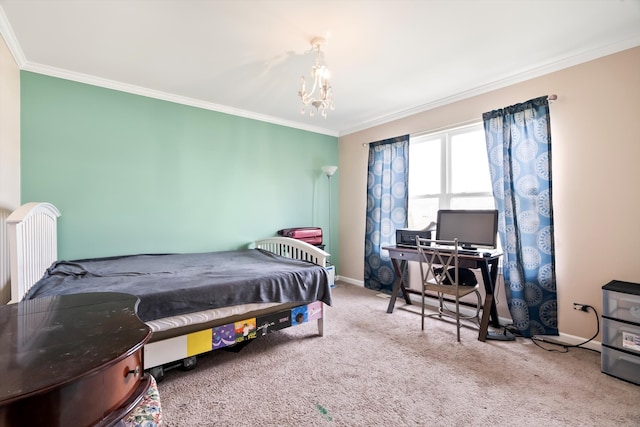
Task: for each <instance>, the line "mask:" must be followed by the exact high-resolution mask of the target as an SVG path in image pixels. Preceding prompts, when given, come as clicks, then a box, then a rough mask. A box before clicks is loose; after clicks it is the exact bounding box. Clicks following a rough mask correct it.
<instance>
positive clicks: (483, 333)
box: [478, 258, 500, 341]
mask: <svg viewBox="0 0 640 427" xmlns="http://www.w3.org/2000/svg"><path fill="white" fill-rule="evenodd" d="M480 271H481V272H482V281H483V282H484V290H485V297H484V305H483V307H482V319H481V321H480V333H479V334H478V340H479V341H485V340H486V339H487V329H488V327H489V320H491V326H494V327H496V328H497V327H499V326H500V321H499V319H498V309H497V308H496V303H495V300H494V299H493V290H494V284H495V283H496V281H497V279H498V259H497V258H496V259H495V260H492V261H490V262H489V261H486V260H484V261H483V262H481V263H480Z"/></svg>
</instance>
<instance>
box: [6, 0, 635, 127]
mask: <svg viewBox="0 0 640 427" xmlns="http://www.w3.org/2000/svg"><path fill="white" fill-rule="evenodd" d="M0 7H1V8H2V9H1V10H0V32H1V33H2V35H3V36H4V38H5V40H6V41H7V44H8V45H9V47H10V49H11V51H12V52H13V54H14V56H15V58H16V61H17V62H18V65H19V66H20V67H21V68H22V69H24V70H28V71H34V72H38V73H43V74H47V75H52V76H57V77H63V78H68V79H71V80H76V81H80V82H86V83H91V84H97V85H100V86H104V87H109V88H114V89H119V90H125V91H128V92H132V93H137V94H142V95H147V96H152V97H156V98H160V99H166V100H170V101H176V102H182V103H185V104H189V105H196V106H199V107H203V108H208V109H212V110H216V111H222V112H228V113H232V114H236V115H241V116H245V117H251V118H257V119H260V120H265V121H269V122H274V123H279V124H284V125H287V126H292V127H296V128H301V129H306V130H311V131H316V132H320V133H325V134H329V135H335V136H339V135H345V134H348V133H351V132H354V131H357V130H361V129H364V128H367V127H370V126H373V125H376V124H379V123H384V122H386V121H389V120H392V119H395V118H399V117H402V116H405V115H408V114H412V113H415V112H418V111H423V110H426V109H429V108H433V107H437V106H440V105H444V104H447V103H450V102H453V101H457V100H459V99H463V98H466V97H469V96H473V95H477V94H480V93H483V92H487V91H489V90H493V89H496V88H499V87H503V86H506V85H509V84H513V83H516V82H518V81H523V80H526V79H529V78H532V77H536V76H539V75H542V74H545V73H548V72H552V71H556V70H558V69H561V68H565V67H568V66H571V65H575V64H578V63H581V62H585V61H588V60H591V59H595V58H598V57H601V56H604V55H607V54H610V53H614V52H617V51H620V50H624V49H627V48H631V47H634V46H638V45H640V0H490V1H484V0H422V1H421V0H369V1H364V0H336V1H332V0H321V1H320V0H208V1H206V0H0ZM314 36H324V37H326V38H327V39H328V43H327V46H326V47H325V49H324V53H325V60H326V61H325V62H326V64H327V65H328V67H329V68H330V70H331V73H332V76H333V78H332V86H333V90H334V98H335V105H336V110H335V111H332V112H330V113H329V117H328V118H327V119H323V118H322V117H320V116H319V115H317V116H316V117H309V116H308V115H306V116H303V115H301V114H300V108H301V102H300V100H299V98H298V97H297V91H298V84H299V81H300V76H301V75H305V76H306V77H307V79H308V78H309V71H310V68H311V65H312V64H313V62H314V60H315V58H314V55H313V54H312V53H310V48H311V46H310V40H311V38H312V37H314ZM594 83H597V82H594ZM541 95H544V94H541ZM497 107H500V106H496V108H497Z"/></svg>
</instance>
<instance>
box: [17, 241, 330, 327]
mask: <svg viewBox="0 0 640 427" xmlns="http://www.w3.org/2000/svg"><path fill="white" fill-rule="evenodd" d="M81 292H123V293H129V294H132V295H135V296H137V297H138V298H139V300H140V301H139V304H138V307H137V312H138V316H139V317H140V319H141V320H143V321H145V322H148V321H152V320H156V319H162V318H171V317H172V316H181V315H186V314H189V313H195V312H203V311H207V310H213V309H219V308H223V307H231V306H236V305H241V304H259V303H309V302H313V301H322V302H324V303H325V304H327V305H331V291H330V287H329V280H328V275H327V271H326V270H325V269H324V268H323V267H320V266H318V265H315V264H313V263H310V262H307V261H300V260H295V259H291V258H286V257H282V256H279V255H276V254H273V253H271V252H268V251H263V250H260V249H245V250H236V251H223V252H206V253H195V254H152V255H128V256H119V257H108V258H93V259H85V260H75V261H58V262H55V263H54V264H53V265H52V266H51V267H50V268H49V269H48V270H47V272H46V273H45V275H44V276H43V278H42V279H40V280H39V281H38V282H37V283H36V284H35V285H34V286H33V287H32V288H31V290H30V291H29V293H28V294H27V295H26V297H25V299H31V298H38V297H41V296H51V295H62V294H71V293H81Z"/></svg>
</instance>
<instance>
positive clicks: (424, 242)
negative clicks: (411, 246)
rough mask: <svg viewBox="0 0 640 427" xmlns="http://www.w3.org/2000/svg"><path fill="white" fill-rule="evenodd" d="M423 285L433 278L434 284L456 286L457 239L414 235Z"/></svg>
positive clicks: (457, 277)
mask: <svg viewBox="0 0 640 427" xmlns="http://www.w3.org/2000/svg"><path fill="white" fill-rule="evenodd" d="M416 248H417V249H418V256H419V258H420V276H421V279H422V283H423V285H424V284H425V283H426V282H427V281H429V280H431V279H432V280H433V281H432V282H431V283H432V284H435V285H448V286H453V287H454V288H457V287H458V284H459V283H460V281H459V269H458V239H454V240H432V239H423V238H420V237H419V236H416Z"/></svg>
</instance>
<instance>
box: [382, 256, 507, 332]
mask: <svg viewBox="0 0 640 427" xmlns="http://www.w3.org/2000/svg"><path fill="white" fill-rule="evenodd" d="M382 249H383V250H386V251H388V252H389V257H390V258H391V262H392V263H393V269H394V270H395V272H396V276H397V277H396V281H395V282H394V283H393V290H392V292H391V300H390V301H389V307H388V308H387V313H393V307H394V306H395V304H396V298H397V297H398V293H399V292H400V291H402V295H403V296H404V300H405V302H406V303H407V304H411V299H410V298H409V293H416V294H420V292H419V291H416V290H413V289H409V288H408V287H407V286H405V278H404V273H405V272H406V271H407V268H406V267H407V262H408V261H416V262H418V261H419V260H420V258H419V254H418V249H416V248H411V247H405V246H384V247H383V248H382ZM427 252H428V251H427ZM501 255H502V254H500V253H495V254H493V255H491V256H488V257H483V256H476V255H463V254H459V255H458V267H460V268H463V267H464V268H473V269H479V270H480V272H481V273H482V281H483V283H484V290H485V293H486V295H485V298H484V305H483V307H482V319H481V321H480V333H479V334H478V340H480V341H485V340H486V339H487V328H488V326H489V321H491V326H494V327H499V326H500V323H499V322H498V310H497V308H496V303H495V301H494V299H493V289H494V284H495V283H496V279H497V277H498V260H499V259H500V256H501Z"/></svg>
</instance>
